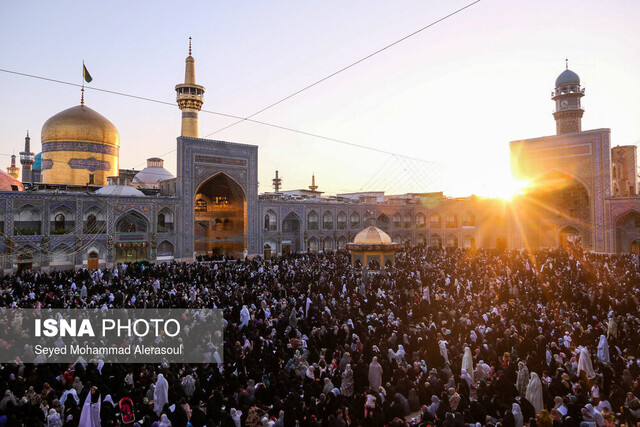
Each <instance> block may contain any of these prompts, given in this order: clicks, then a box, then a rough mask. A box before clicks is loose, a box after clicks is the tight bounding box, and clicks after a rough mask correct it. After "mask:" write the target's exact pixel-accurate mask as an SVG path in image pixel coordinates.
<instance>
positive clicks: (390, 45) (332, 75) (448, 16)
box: [204, 0, 481, 138]
mask: <svg viewBox="0 0 640 427" xmlns="http://www.w3.org/2000/svg"><path fill="white" fill-rule="evenodd" d="M480 1H481V0H476V1H474V2H471V3H469V4H467V5H466V6H464V7H461V8H460V9H458V10H455V11H453V12H451V13H450V14H448V15H446V16H443V17H442V18H440V19H437V20H435V21H433V22H431V23H430V24H428V25H425V26H424V27H422V28H420V29H418V30H416V31H414V32H412V33H411V34H408V35H406V36H404V37H402V38H400V39H398V40H396V41H394V42H393V43H390V44H388V45H386V46H384V47H382V48H380V49H378V50H376V51H375V52H373V53H370V54H369V55H367V56H365V57H363V58H360V59H358V60H357V61H355V62H352V63H351V64H349V65H347V66H346V67H343V68H341V69H339V70H338V71H334V72H333V73H331V74H329V75H328V76H326V77H323V78H321V79H320V80H317V81H315V82H314V83H311V84H310V85H307V86H305V87H303V88H302V89H299V90H297V91H295V92H294V93H292V94H290V95H287V96H285V97H284V98H282V99H280V100H278V101H276V102H274V103H272V104H270V105H268V106H266V107H264V108H263V109H261V110H258V111H256V112H255V113H253V114H251V115H249V116H247V117H245V118H242V119H240V120H238V121H237V122H234V123H231V124H230V125H227V126H225V127H223V128H220V129H218V130H216V131H214V132H212V133H210V134H208V135H205V136H204V137H205V138H207V137H209V136H211V135H215V134H217V133H218V132H222V131H223V130H225V129H229V128H230V127H233V126H235V125H237V124H238V123H242V122H244V121H247V120H249V119H250V118H252V117H255V116H257V115H258V114H260V113H263V112H265V111H267V110H268V109H270V108H273V107H275V106H276V105H278V104H281V103H283V102H284V101H287V100H289V99H291V98H293V97H294V96H296V95H299V94H301V93H302V92H304V91H306V90H309V89H311V88H312V87H314V86H317V85H319V84H320V83H322V82H325V81H327V80H329V79H330V78H332V77H335V76H337V75H338V74H340V73H342V72H344V71H347V70H348V69H350V68H353V67H355V66H356V65H358V64H360V63H361V62H364V61H366V60H367V59H370V58H372V57H374V56H376V55H377V54H379V53H381V52H383V51H385V50H387V49H389V48H390V47H393V46H395V45H397V44H399V43H402V42H403V41H405V40H407V39H409V38H411V37H413V36H415V35H416V34H419V33H421V32H422V31H424V30H426V29H428V28H431V27H433V26H434V25H436V24H438V23H440V22H442V21H444V20H445V19H447V18H450V17H452V16H454V15H456V14H458V13H460V12H462V11H463V10H465V9H468V8H470V7H471V6H473V5H475V4H476V3H480Z"/></svg>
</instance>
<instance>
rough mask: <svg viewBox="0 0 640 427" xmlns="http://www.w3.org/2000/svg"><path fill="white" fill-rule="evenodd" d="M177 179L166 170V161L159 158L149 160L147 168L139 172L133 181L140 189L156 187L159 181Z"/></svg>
mask: <svg viewBox="0 0 640 427" xmlns="http://www.w3.org/2000/svg"><path fill="white" fill-rule="evenodd" d="M172 178H175V177H174V176H173V174H172V173H171V172H169V171H168V170H166V169H165V168H164V161H163V160H162V159H160V158H158V157H152V158H150V159H147V167H146V168H144V169H142V170H141V171H140V172H138V173H137V174H136V175H135V176H134V177H133V179H132V180H131V182H132V184H134V185H136V186H138V187H147V188H151V187H155V185H156V184H157V183H158V182H159V181H164V180H165V179H172Z"/></svg>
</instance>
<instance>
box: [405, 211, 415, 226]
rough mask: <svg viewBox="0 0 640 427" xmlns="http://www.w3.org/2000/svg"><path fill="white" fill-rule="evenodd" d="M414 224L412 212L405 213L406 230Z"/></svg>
mask: <svg viewBox="0 0 640 427" xmlns="http://www.w3.org/2000/svg"><path fill="white" fill-rule="evenodd" d="M412 222H413V219H412V217H411V212H405V213H404V224H403V226H404V228H411V224H412Z"/></svg>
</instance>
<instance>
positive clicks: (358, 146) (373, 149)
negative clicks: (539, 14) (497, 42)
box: [0, 0, 480, 168]
mask: <svg viewBox="0 0 640 427" xmlns="http://www.w3.org/2000/svg"><path fill="white" fill-rule="evenodd" d="M478 1H480V0H477V1H476V3H477V2H478ZM0 72H4V73H9V74H15V75H19V76H23V77H29V78H35V79H40V80H45V81H50V82H53V83H59V84H65V85H68V86H75V87H82V85H80V84H76V83H71V82H67V81H64V80H57V79H51V78H48V77H43V76H37V75H34V74H27V73H21V72H18V71H12V70H6V69H2V68H0ZM85 89H87V90H89V89H91V90H95V91H98V92H104V93H110V94H112V95H119V96H125V97H128V98H133V99H139V100H142V101H148V102H155V103H157V104H164V105H170V106H172V107H175V105H176V104H175V103H173V102H168V101H162V100H158V99H153V98H148V97H144V96H138V95H131V94H128V93H124V92H118V91H114V90H109V89H101V88H96V87H88V86H85ZM201 112H203V113H208V114H215V115H218V116H223V117H230V118H235V119H242V120H243V121H248V122H251V123H256V124H259V125H263V126H268V127H272V128H275V129H280V130H284V131H287V132H292V133H297V134H299V135H305V136H310V137H312V138H318V139H322V140H325V141H331V142H336V143H339V144H344V145H350V146H352V147H356V148H362V149H365V150H369V151H375V152H377V153H382V154H391V155H395V156H400V157H405V158H408V159H413V160H416V161H419V162H424V163H428V164H432V165H441V166H444V165H442V164H439V163H435V162H431V161H429V160H424V159H420V158H417V157H411V156H405V155H402V154H398V153H393V152H391V151H386V150H382V149H379V148H374V147H368V146H366V145H361V144H356V143H353V142H349V141H345V140H342V139H337V138H331V137H327V136H323V135H318V134H316V133H312V132H306V131H303V130H299V129H294V128H291V127H288V126H281V125H276V124H273V123H267V122H263V121H260V120H253V119H250V118H242V117H240V116H234V115H232V114H226V113H220V112H218V111H212V110H201ZM175 151H177V149H173V150H171V151H169V152H167V153H165V154H164V155H167V154H171V153H174V152H175ZM143 164H144V163H140V164H138V165H136V166H134V168H135V167H138V166H140V165H143Z"/></svg>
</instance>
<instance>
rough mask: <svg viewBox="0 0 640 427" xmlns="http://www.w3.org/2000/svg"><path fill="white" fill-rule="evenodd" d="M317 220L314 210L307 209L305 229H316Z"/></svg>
mask: <svg viewBox="0 0 640 427" xmlns="http://www.w3.org/2000/svg"><path fill="white" fill-rule="evenodd" d="M319 220H320V219H319V217H318V214H317V212H316V211H314V210H312V211H309V213H308V214H307V230H317V229H318V228H319V227H318V222H319Z"/></svg>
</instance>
